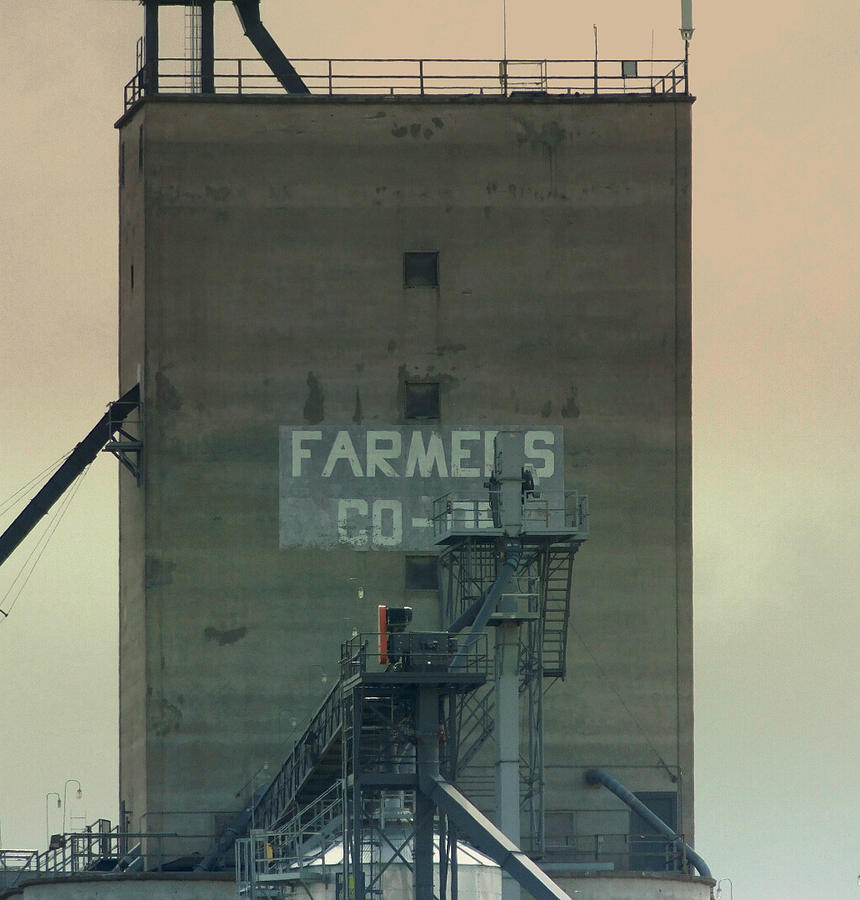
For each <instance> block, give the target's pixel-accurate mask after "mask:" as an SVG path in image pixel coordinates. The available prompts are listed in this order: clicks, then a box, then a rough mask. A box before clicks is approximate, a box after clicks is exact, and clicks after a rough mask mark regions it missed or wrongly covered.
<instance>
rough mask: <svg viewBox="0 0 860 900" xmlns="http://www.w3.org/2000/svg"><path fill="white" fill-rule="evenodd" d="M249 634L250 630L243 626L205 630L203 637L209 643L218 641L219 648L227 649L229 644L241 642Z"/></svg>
mask: <svg viewBox="0 0 860 900" xmlns="http://www.w3.org/2000/svg"><path fill="white" fill-rule="evenodd" d="M247 633H248V629H247V628H246V627H245V626H244V625H242V626H241V627H239V628H226V629H221V628H212V627H209V628H207V629H205V630H204V632H203V636H204V637H205V638H206V640H207V641H217V642H218V646H219V647H226V646H227V645H228V644H235V643H236V642H237V641H241V640H242V638H243V637H245V635H246V634H247Z"/></svg>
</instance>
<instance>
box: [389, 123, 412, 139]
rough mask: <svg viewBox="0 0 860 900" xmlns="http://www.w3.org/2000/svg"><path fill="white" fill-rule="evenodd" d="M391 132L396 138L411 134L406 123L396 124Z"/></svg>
mask: <svg viewBox="0 0 860 900" xmlns="http://www.w3.org/2000/svg"><path fill="white" fill-rule="evenodd" d="M391 133H392V134H393V135H394V137H396V138H402V137H406V135H407V134H409V129H408V128H407V127H406V126H405V125H395V126H394V128H392V129H391Z"/></svg>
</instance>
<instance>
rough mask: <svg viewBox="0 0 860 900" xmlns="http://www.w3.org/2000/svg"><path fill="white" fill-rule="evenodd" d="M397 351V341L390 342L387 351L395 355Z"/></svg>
mask: <svg viewBox="0 0 860 900" xmlns="http://www.w3.org/2000/svg"><path fill="white" fill-rule="evenodd" d="M396 349H397V341H389V342H388V344H387V346H386V350H388V352H389V353H394V351H395V350H396Z"/></svg>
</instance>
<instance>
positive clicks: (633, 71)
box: [124, 57, 689, 111]
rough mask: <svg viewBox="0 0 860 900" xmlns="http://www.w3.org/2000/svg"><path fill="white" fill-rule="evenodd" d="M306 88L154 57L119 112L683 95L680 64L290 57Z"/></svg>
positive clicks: (224, 61) (253, 73)
mask: <svg viewBox="0 0 860 900" xmlns="http://www.w3.org/2000/svg"><path fill="white" fill-rule="evenodd" d="M291 62H292V64H293V65H294V66H295V69H296V71H297V72H298V75H299V76H300V78H301V79H302V81H303V82H304V84H305V85H306V86H307V88H308V90H309V91H310V95H307V94H287V92H286V91H285V90H284V87H283V86H282V84H281V83H280V81H279V80H278V78H277V77H276V76H275V75H274V74H273V73H272V71H271V70H270V69H269V68H268V66H267V65H266V63H265V62H264V61H263V60H262V59H238V58H216V59H215V60H214V72H213V73H212V74H211V75H207V76H206V77H204V76H203V75H202V74H201V66H200V63H199V60H195V59H186V58H175V57H169V58H161V59H159V60H158V63H157V66H156V67H155V70H154V71H151V70H150V69H148V67H147V66H146V65H142V66H139V68H138V70H137V72H136V73H135V74H134V76H133V77H132V78H131V79H130V80H129V82H128V83H127V84H126V86H125V101H124V102H125V109H126V111H127V110H129V109H130V108H131V107H133V106H134V105H135V104H136V103H138V102H139V101H140V100H141V99H143V98H144V97H146V96H149V95H153V94H169V95H174V96H176V95H180V96H195V95H199V96H204V97H212V96H213V95H214V96H229V97H254V98H258V97H261V96H269V97H275V96H278V97H287V96H289V97H291V99H296V98H299V99H307V98H308V96H311V97H324V96H331V97H348V96H396V97H404V98H408V97H425V98H426V97H428V96H479V97H500V98H504V97H517V96H520V95H530V96H535V95H537V96H540V95H546V96H554V97H557V98H562V97H578V98H586V97H607V96H625V95H628V96H631V97H635V96H643V97H648V98H654V97H657V96H685V95H687V94H689V78H688V66H687V62H686V61H685V60H683V59H648V60H622V59H599V60H595V59H508V60H499V59H406V58H404V59H335V58H331V59H310V58H302V59H292V60H291Z"/></svg>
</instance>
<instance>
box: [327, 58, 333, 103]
mask: <svg viewBox="0 0 860 900" xmlns="http://www.w3.org/2000/svg"><path fill="white" fill-rule="evenodd" d="M328 93H329V96H331V95H332V94H333V93H334V86H333V84H332V75H331V60H329V61H328Z"/></svg>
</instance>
